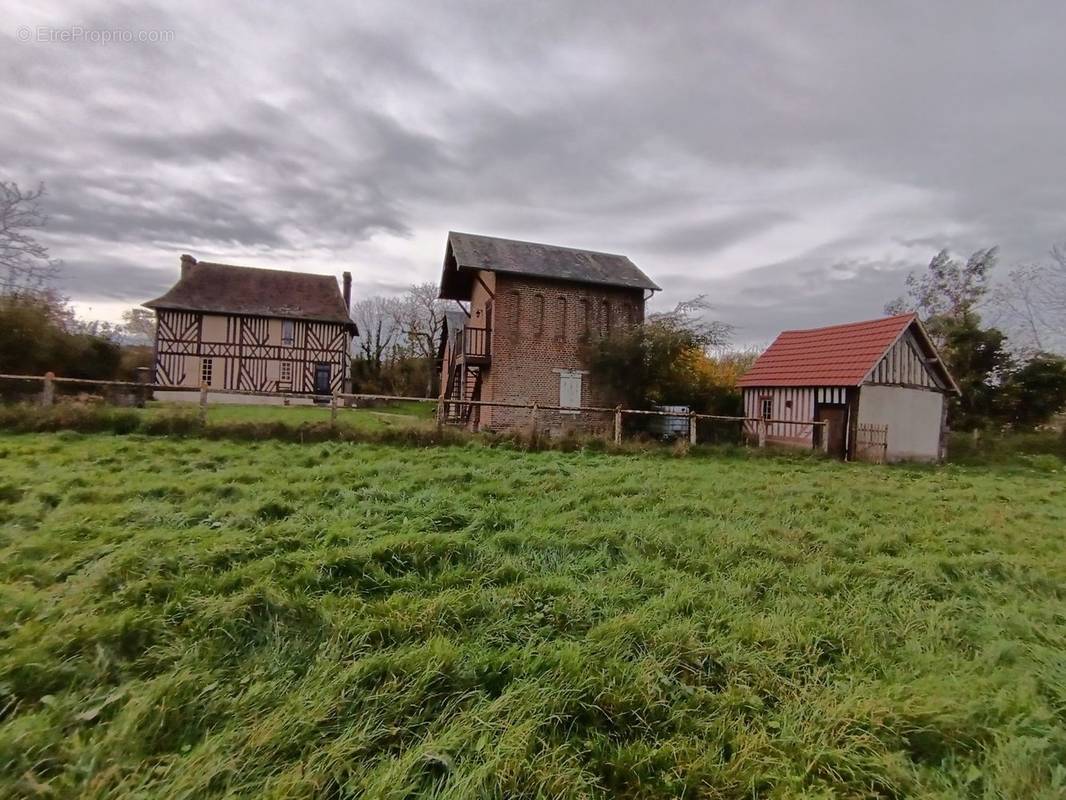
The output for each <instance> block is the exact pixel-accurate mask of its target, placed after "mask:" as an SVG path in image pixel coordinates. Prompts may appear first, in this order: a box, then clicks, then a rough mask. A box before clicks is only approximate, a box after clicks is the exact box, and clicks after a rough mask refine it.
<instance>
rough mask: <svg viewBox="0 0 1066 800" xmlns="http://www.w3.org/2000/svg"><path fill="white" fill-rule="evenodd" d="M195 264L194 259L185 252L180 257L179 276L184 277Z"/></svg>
mask: <svg viewBox="0 0 1066 800" xmlns="http://www.w3.org/2000/svg"><path fill="white" fill-rule="evenodd" d="M195 264H196V259H195V258H193V257H192V256H190V255H189V254H188V253H185V254H184V255H182V257H181V277H183V278H184V277H186V276H187V275H188V274H189V270H190V269H192V268H193V266H194V265H195Z"/></svg>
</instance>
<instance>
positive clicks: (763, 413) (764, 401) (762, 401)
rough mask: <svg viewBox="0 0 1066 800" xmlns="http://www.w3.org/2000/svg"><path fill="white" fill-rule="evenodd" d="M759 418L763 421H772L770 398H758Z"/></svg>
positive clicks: (772, 401)
mask: <svg viewBox="0 0 1066 800" xmlns="http://www.w3.org/2000/svg"><path fill="white" fill-rule="evenodd" d="M759 416H760V417H762V418H763V419H772V418H773V416H774V399H773V398H772V397H760V398H759Z"/></svg>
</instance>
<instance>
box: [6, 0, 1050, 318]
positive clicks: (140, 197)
mask: <svg viewBox="0 0 1066 800" xmlns="http://www.w3.org/2000/svg"><path fill="white" fill-rule="evenodd" d="M1034 10H1035V11H1038V12H1039V13H1028V14H1027V13H1020V12H1019V11H1018V10H1017V9H1016V8H1014V7H1012V6H1008V5H1004V4H1000V3H992V2H962V0H954V1H953V2H947V3H938V4H935V5H930V4H928V3H919V2H917V1H916V0H915V1H914V2H903V3H894V4H890V5H885V4H881V5H874V4H865V5H860V4H853V3H842V2H840V3H838V2H830V1H828V0H827V1H826V2H818V3H814V4H806V5H805V6H804V7H803V8H800V7H797V6H796V5H795V4H791V3H785V2H780V3H769V4H745V5H730V6H717V5H708V4H706V3H700V2H695V1H693V2H690V3H680V4H677V5H674V6H672V7H671V13H670V14H663V13H661V10H659V9H657V8H654V7H650V6H648V5H647V4H646V3H641V2H637V0H624V2H619V3H611V4H595V3H585V4H577V5H575V4H572V3H565V2H544V3H537V4H534V5H527V6H523V7H515V6H509V5H494V4H488V5H486V4H481V3H474V2H462V1H460V0H456V1H455V2H445V3H433V4H419V5H418V6H417V7H414V6H404V5H402V4H396V3H391V2H388V3H384V2H383V3H363V4H359V6H358V7H357V8H353V7H351V6H350V5H348V4H341V3H336V4H328V5H326V6H323V7H321V8H319V9H318V10H316V13H315V14H313V15H308V14H306V13H305V12H304V10H302V9H300V8H298V7H277V8H275V9H273V10H272V12H271V14H270V15H269V16H268V15H264V14H263V13H262V11H261V9H260V7H259V6H258V5H257V4H253V3H250V2H237V3H232V4H225V5H224V6H219V5H217V4H215V5H209V4H206V3H205V4H198V3H192V4H189V5H187V6H184V7H183V9H182V12H181V13H177V12H172V11H171V10H170V7H168V6H164V5H162V4H136V5H129V6H124V7H122V6H120V7H115V8H113V9H106V10H104V9H100V8H98V7H97V6H94V5H86V6H85V7H83V8H82V9H81V10H79V9H78V7H77V4H75V5H73V6H71V5H70V4H59V3H55V4H54V5H52V6H48V4H45V6H43V7H40V8H38V7H33V9H32V14H33V18H32V20H31V21H28V22H26V23H25V24H33V25H36V24H53V25H56V26H61V25H63V24H82V25H85V26H87V27H90V26H91V27H98V28H104V27H123V28H135V29H137V28H139V29H159V28H162V29H170V30H174V31H175V41H174V42H172V43H169V44H166V45H155V46H151V45H111V46H69V45H62V44H57V43H51V44H22V43H18V42H15V41H14V39H13V38H12V37H11V36H10V33H9V32H0V44H2V45H3V46H2V47H0V75H2V76H4V80H2V81H0V124H2V125H3V130H4V131H5V136H4V137H2V138H0V164H2V165H4V170H3V174H0V179H16V180H19V181H20V182H22V183H28V184H32V183H36V182H37V181H38V180H45V181H46V182H47V183H48V185H49V190H50V198H49V208H50V212H51V216H52V223H51V228H50V231H49V241H50V243H51V244H52V247H53V253H54V255H55V256H57V257H59V258H62V259H64V260H65V261H66V262H67V265H68V267H67V269H66V270H65V273H64V275H65V278H64V284H65V285H64V286H63V287H62V288H63V289H64V290H65V291H66V292H67V293H68V294H71V295H72V296H75V297H78V296H79V295H80V296H85V297H89V296H94V297H95V296H105V297H108V298H116V299H125V298H126V297H128V298H129V299H131V300H136V301H137V302H139V301H140V300H143V299H144V298H145V296H150V295H151V294H153V293H154V292H155V291H156V289H155V288H154V287H155V286H156V285H157V284H158V282H159V280H160V276H161V275H162V274H171V275H172V274H173V273H172V272H171V270H172V269H173V265H174V263H175V259H176V256H177V254H178V253H179V252H181V251H182V250H191V251H192V252H196V253H211V254H217V257H219V258H222V257H225V258H226V259H228V260H232V261H242V260H243V261H247V262H248V263H263V262H264V261H267V260H269V261H270V262H271V263H281V262H284V263H291V264H293V265H296V266H298V267H299V268H306V269H319V270H321V269H322V264H323V263H330V264H335V267H336V269H335V271H338V272H339V271H340V270H341V269H346V268H349V269H353V271H354V272H355V273H356V286H357V287H358V288H360V289H361V290H362V291H363V292H377V291H381V292H389V291H397V290H399V289H400V288H402V287H403V286H405V285H406V284H407V283H409V282H410V281H412V280H435V279H436V278H437V271H438V269H439V265H440V247H442V246H443V239H444V233H445V231H446V230H447V229H448V228H449V227H451V228H459V229H467V230H474V231H483V232H486V233H492V234H497V235H505V236H516V237H520V238H528V239H540V240H546V241H555V242H559V243H561V244H571V245H575V246H586V247H592V248H596V249H601V250H609V251H616V252H617V251H622V252H626V253H628V254H630V255H632V256H633V257H634V260H636V261H637V262H638V263H639V264H640V265H641V267H642V268H643V269H645V271H647V272H648V273H649V274H651V275H652V276H653V277H655V278H656V280H657V281H658V282H659V283H660V284H662V285H663V286H664V287H665V288H666V290H667V291H666V292H665V293H664V295H663V297H662V298H661V299H660V300H659V301H657V302H661V303H663V304H669V303H670V302H673V301H676V300H677V299H681V298H682V297H684V296H691V295H692V294H696V293H699V292H700V291H706V292H708V293H709V294H710V295H711V296H712V298H711V299H712V301H713V302H715V304H716V308H715V313H716V314H717V315H719V316H722V317H723V318H725V319H726V321H729V322H732V323H733V324H735V325H737V326H738V328H739V330H740V331H742V332H743V333H742V334H738V335H743V336H744V337H748V338H759V337H768V336H771V335H772V334H773V333H774V332H776V330H778V329H780V328H783V327H796V326H798V325H802V324H823V323H829V322H833V321H837V320H839V319H841V318H854V317H856V316H863V315H870V314H877V313H879V311H880V309H881V307H882V305H883V304H884V302H885V301H886V300H888V299H890V298H891V297H892V296H894V295H896V294H898V293H899V291H900V289H901V287H902V279H903V275H904V274H905V273H906V271H907V270H908V269H912V268H918V267H921V266H922V265H923V264H924V262H926V261H928V259H929V257H930V256H931V255H932V254H933V253H935V252H936V251H937V250H938V249H940V248H941V247H949V248H952V249H954V250H957V251H960V252H969V251H972V250H973V249H976V248H978V247H985V246H989V245H991V244H995V243H999V244H1001V245H1002V252H1003V259H1004V262H1007V263H1009V262H1011V261H1026V260H1031V259H1035V258H1039V257H1040V256H1041V255H1042V254H1043V253H1044V252H1045V251H1046V250H1047V248H1048V247H1049V246H1050V244H1052V243H1053V242H1055V241H1060V240H1063V239H1066V219H1064V215H1063V212H1062V209H1063V208H1064V207H1066V162H1064V161H1063V160H1062V159H1061V157H1060V149H1061V142H1062V141H1064V140H1066V116H1064V115H1062V114H1061V112H1060V110H1059V107H1060V105H1061V104H1060V102H1059V99H1060V98H1059V95H1060V92H1061V86H1062V85H1063V84H1066V66H1064V63H1063V62H1062V59H1061V58H1060V57H1059V50H1060V48H1059V44H1058V39H1059V38H1060V36H1061V30H1062V29H1063V27H1064V24H1063V23H1066V7H1064V6H1062V5H1061V4H1058V3H1053V2H1047V3H1044V4H1038V5H1037V6H1036V7H1035V9H1034ZM24 13H25V15H27V18H28V19H29V15H30V14H31V9H30V7H27V9H26V10H25V12H24ZM12 24H13V25H18V24H22V22H21V20H18V19H16V20H14V21H13V23H12ZM429 240H432V241H433V242H439V243H440V244H439V245H436V244H434V245H432V246H429V245H427V241H429ZM105 253H106V254H108V257H106V258H105V257H103V254H105ZM268 256H269V258H268ZM109 270H110V272H109ZM141 272H144V274H145V275H144V277H143V279H142V278H141V277H140V273H141ZM110 274H113V276H114V277H113V278H109V277H108V276H109V275H110ZM135 276H136V277H135ZM149 289H150V291H149ZM92 292H97V293H103V294H97V295H94V294H91V293H92ZM123 293H125V294H123Z"/></svg>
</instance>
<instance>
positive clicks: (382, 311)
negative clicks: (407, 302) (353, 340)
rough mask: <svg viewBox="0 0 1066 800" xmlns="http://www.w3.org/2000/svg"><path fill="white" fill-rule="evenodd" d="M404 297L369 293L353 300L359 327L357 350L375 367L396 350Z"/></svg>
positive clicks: (353, 314) (377, 368) (379, 365)
mask: <svg viewBox="0 0 1066 800" xmlns="http://www.w3.org/2000/svg"><path fill="white" fill-rule="evenodd" d="M400 306H401V301H400V299H399V298H397V297H367V298H365V299H363V300H360V301H358V302H356V303H353V304H352V319H354V320H355V324H356V325H357V326H358V327H359V341H358V344H357V345H356V348H355V349H356V353H357V355H358V357H359V358H361V359H363V360H364V361H367V362H369V364H370V366H371V368H372V369H374V370H378V371H379V370H380V369H381V365H382V364H383V363H384V362H385V361H387V360H389V359H391V358H392V357H393V355H394V354H395V349H396V345H397V342H398V338H399V337H398V334H399V333H400V328H399V326H398V325H397V324H396V318H397V317H398V316H399V309H400Z"/></svg>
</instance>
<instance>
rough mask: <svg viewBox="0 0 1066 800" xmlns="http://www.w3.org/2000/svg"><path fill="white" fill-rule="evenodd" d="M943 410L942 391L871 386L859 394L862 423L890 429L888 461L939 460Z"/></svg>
mask: <svg viewBox="0 0 1066 800" xmlns="http://www.w3.org/2000/svg"><path fill="white" fill-rule="evenodd" d="M943 409H944V395H942V394H941V393H939V392H933V391H926V390H924V389H907V388H904V387H902V386H873V385H870V384H866V385H864V386H863V387H862V389H861V390H860V392H859V424H860V425H887V426H888V453H887V454H886V457H887V458H888V460H889V461H903V460H913V461H936V460H937V459H938V458H939V457H940V424H941V419H942V413H943Z"/></svg>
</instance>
